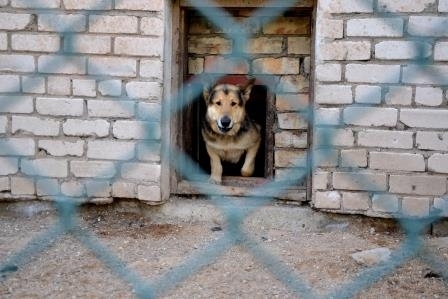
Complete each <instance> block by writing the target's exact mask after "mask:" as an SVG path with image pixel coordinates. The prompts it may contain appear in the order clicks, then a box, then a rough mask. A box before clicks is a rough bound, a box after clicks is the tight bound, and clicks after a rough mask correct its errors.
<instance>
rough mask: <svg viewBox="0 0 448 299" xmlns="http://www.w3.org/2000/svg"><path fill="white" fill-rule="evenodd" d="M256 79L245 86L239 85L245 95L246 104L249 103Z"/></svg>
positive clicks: (252, 79)
mask: <svg viewBox="0 0 448 299" xmlns="http://www.w3.org/2000/svg"><path fill="white" fill-rule="evenodd" d="M254 83H255V78H251V79H249V81H247V82H246V84H244V85H239V88H240V90H241V93H242V94H243V98H244V102H247V100H249V97H250V92H251V91H252V87H253V86H254Z"/></svg>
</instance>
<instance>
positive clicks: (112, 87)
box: [98, 80, 122, 97]
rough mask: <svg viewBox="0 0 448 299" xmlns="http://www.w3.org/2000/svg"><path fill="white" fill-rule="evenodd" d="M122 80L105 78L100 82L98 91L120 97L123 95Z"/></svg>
mask: <svg viewBox="0 0 448 299" xmlns="http://www.w3.org/2000/svg"><path fill="white" fill-rule="evenodd" d="M121 84H122V83H121V80H105V81H100V82H99V83H98V92H99V93H100V94H101V95H102V96H112V97H118V96H120V95H121Z"/></svg>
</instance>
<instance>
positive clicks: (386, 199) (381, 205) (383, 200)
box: [372, 194, 400, 213]
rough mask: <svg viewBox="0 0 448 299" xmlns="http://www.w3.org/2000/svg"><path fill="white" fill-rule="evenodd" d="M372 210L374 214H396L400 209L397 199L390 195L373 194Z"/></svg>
mask: <svg viewBox="0 0 448 299" xmlns="http://www.w3.org/2000/svg"><path fill="white" fill-rule="evenodd" d="M372 209H373V210H374V211H375V212H382V213H396V212H398V211H399V209H400V207H399V201H398V197H397V196H396V195H392V194H374V195H373V197H372Z"/></svg>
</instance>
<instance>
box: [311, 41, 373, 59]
mask: <svg viewBox="0 0 448 299" xmlns="http://www.w3.org/2000/svg"><path fill="white" fill-rule="evenodd" d="M320 51H321V53H320V55H321V58H322V59H323V60H369V59H370V56H371V46H370V42H368V41H335V42H327V43H324V44H323V45H322V48H321V49H320Z"/></svg>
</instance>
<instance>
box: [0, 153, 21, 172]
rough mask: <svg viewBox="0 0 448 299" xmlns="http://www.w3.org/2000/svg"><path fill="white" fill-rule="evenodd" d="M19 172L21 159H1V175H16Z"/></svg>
mask: <svg viewBox="0 0 448 299" xmlns="http://www.w3.org/2000/svg"><path fill="white" fill-rule="evenodd" d="M18 171H19V159H17V158H9V157H0V175H10V174H15V173H17V172H18Z"/></svg>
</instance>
